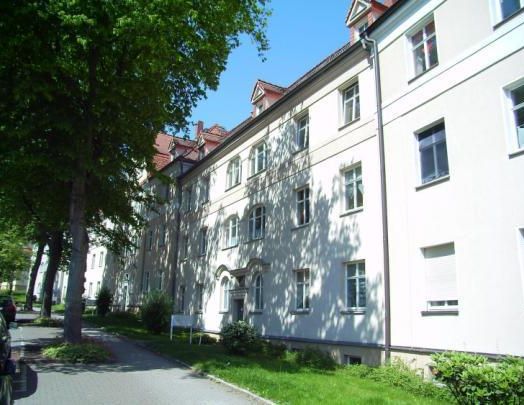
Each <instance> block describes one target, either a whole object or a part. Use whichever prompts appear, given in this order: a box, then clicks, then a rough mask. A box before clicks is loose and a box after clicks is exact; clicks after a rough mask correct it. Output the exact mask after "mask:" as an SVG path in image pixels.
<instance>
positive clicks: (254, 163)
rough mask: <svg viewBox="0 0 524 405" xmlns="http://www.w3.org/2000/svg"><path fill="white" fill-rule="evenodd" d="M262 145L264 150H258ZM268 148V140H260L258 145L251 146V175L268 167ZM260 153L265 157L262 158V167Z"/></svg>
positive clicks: (255, 174)
mask: <svg viewBox="0 0 524 405" xmlns="http://www.w3.org/2000/svg"><path fill="white" fill-rule="evenodd" d="M260 147H263V151H262V152H260V151H259V150H258V149H259V148H260ZM267 149H268V148H267V143H266V141H262V142H259V143H257V144H256V145H253V147H252V148H251V153H250V155H249V169H250V176H249V177H254V176H257V175H258V174H260V173H262V172H264V171H265V170H266V169H267V153H268V151H267ZM260 154H262V155H263V158H262V160H261V161H262V168H260V167H258V162H259V161H260V160H259V155H260Z"/></svg>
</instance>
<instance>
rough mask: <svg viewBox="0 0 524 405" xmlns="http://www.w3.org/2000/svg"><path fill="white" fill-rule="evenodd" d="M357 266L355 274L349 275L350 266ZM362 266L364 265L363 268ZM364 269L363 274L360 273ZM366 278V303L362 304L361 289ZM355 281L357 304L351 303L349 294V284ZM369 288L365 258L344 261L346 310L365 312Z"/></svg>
mask: <svg viewBox="0 0 524 405" xmlns="http://www.w3.org/2000/svg"><path fill="white" fill-rule="evenodd" d="M350 266H355V274H354V275H351V276H350V275H349V267H350ZM361 267H363V268H362V269H361ZM361 270H362V272H363V274H361V273H360V271H361ZM362 279H363V280H364V303H363V304H364V305H361V304H362V303H361V302H360V289H361V285H360V282H361V280H362ZM353 281H354V282H355V304H356V305H354V306H353V305H350V304H351V302H350V299H351V297H350V296H349V284H350V283H351V282H353ZM367 294H368V288H367V277H366V262H365V260H353V261H350V262H345V263H344V310H345V311H348V312H365V311H366V308H367V303H368V296H367Z"/></svg>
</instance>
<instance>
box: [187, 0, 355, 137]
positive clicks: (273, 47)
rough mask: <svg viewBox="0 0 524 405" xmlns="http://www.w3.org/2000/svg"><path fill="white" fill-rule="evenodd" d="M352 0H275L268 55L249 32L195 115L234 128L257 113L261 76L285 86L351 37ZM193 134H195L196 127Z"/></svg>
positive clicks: (193, 116) (272, 6) (270, 22)
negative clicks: (254, 104) (254, 102)
mask: <svg viewBox="0 0 524 405" xmlns="http://www.w3.org/2000/svg"><path fill="white" fill-rule="evenodd" d="M350 3H351V1H350V0H325V1H320V0H272V2H271V3H270V7H271V8H272V10H273V14H272V16H271V17H270V18H269V24H268V30H267V35H268V39H269V45H270V50H269V51H267V52H266V54H265V56H266V61H265V62H262V61H261V58H259V57H258V55H257V50H256V47H255V46H254V45H253V44H252V43H251V40H250V39H249V38H244V39H243V41H242V45H240V47H238V48H237V49H235V50H234V51H233V52H232V54H231V55H230V56H229V60H228V64H227V68H226V70H225V71H224V72H223V73H222V75H221V77H220V84H219V87H218V89H217V91H209V92H208V94H207V96H208V98H207V99H204V100H201V101H200V102H199V104H198V106H197V108H196V109H195V110H194V111H193V115H192V116H191V119H190V121H192V122H197V121H198V120H202V121H204V126H205V127H206V128H209V127H210V126H211V125H213V124H215V123H218V124H220V125H222V126H224V127H225V128H226V129H228V130H230V129H232V128H233V127H235V126H236V125H238V124H239V123H240V122H242V121H243V120H244V119H246V118H247V117H248V116H249V114H250V113H251V104H250V96H251V91H252V90H253V86H254V84H255V82H256V80H257V79H262V80H266V81H268V82H271V83H275V84H278V85H281V86H284V87H287V86H289V85H290V84H291V83H293V82H294V81H295V80H296V79H298V78H299V77H300V76H302V75H303V74H304V73H305V72H307V71H308V70H309V69H311V68H312V67H313V66H315V65H316V64H317V63H319V62H320V61H321V60H322V59H324V58H325V57H327V56H328V55H329V54H330V53H332V52H333V51H335V50H336V49H338V48H340V47H341V46H342V45H344V44H345V43H346V42H347V41H348V40H349V31H348V29H347V27H346V26H345V17H346V13H347V11H348V9H349V5H350ZM190 136H191V137H193V132H192V131H191V133H190Z"/></svg>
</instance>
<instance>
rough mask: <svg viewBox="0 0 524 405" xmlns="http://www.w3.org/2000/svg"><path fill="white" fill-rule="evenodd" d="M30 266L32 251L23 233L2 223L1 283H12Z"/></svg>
mask: <svg viewBox="0 0 524 405" xmlns="http://www.w3.org/2000/svg"><path fill="white" fill-rule="evenodd" d="M29 265H30V251H29V250H28V247H27V239H26V238H25V235H24V233H23V231H22V230H21V229H20V228H17V227H15V226H11V225H8V224H5V223H0V281H6V282H12V281H13V280H14V279H15V278H16V277H17V275H18V274H20V273H21V272H23V271H25V270H27V269H28V268H29Z"/></svg>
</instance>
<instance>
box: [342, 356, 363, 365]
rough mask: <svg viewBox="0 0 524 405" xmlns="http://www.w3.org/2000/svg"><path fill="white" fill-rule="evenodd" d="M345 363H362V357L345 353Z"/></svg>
mask: <svg viewBox="0 0 524 405" xmlns="http://www.w3.org/2000/svg"><path fill="white" fill-rule="evenodd" d="M344 364H346V365H352V364H362V357H359V356H351V355H350V354H345V355H344Z"/></svg>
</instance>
